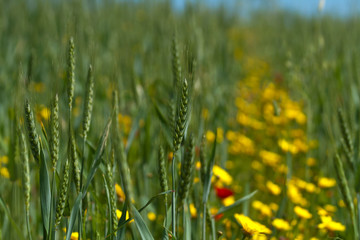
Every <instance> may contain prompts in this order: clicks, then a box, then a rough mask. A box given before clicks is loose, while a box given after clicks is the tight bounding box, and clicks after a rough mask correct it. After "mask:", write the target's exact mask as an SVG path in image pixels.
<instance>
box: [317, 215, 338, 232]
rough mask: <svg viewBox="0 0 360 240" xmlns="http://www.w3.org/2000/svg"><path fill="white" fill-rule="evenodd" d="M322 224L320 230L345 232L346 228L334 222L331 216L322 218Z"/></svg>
mask: <svg viewBox="0 0 360 240" xmlns="http://www.w3.org/2000/svg"><path fill="white" fill-rule="evenodd" d="M320 218H321V222H322V223H320V224H319V225H318V227H319V228H320V229H327V230H329V231H340V232H343V231H345V226H344V225H342V224H341V223H339V222H334V221H333V220H332V219H331V217H330V216H321V217H320Z"/></svg>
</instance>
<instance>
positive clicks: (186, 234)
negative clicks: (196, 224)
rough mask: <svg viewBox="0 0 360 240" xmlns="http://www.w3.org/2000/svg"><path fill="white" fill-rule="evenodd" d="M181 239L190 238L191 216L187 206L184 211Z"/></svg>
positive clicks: (186, 239)
mask: <svg viewBox="0 0 360 240" xmlns="http://www.w3.org/2000/svg"><path fill="white" fill-rule="evenodd" d="M183 239H185V240H191V216H190V210H189V206H188V205H187V206H186V211H184V236H183Z"/></svg>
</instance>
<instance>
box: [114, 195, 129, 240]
mask: <svg viewBox="0 0 360 240" xmlns="http://www.w3.org/2000/svg"><path fill="white" fill-rule="evenodd" d="M127 206H128V199H125V203H124V206H123V209H122V213H125V214H121V217H120V219H119V222H118V226H121V225H123V224H124V223H125V221H126V211H127ZM124 226H125V225H124ZM125 230H126V228H125V227H123V228H120V227H118V230H117V234H116V240H120V239H124V237H125Z"/></svg>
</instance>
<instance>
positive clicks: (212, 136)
mask: <svg viewBox="0 0 360 240" xmlns="http://www.w3.org/2000/svg"><path fill="white" fill-rule="evenodd" d="M216 131H217V137H216V141H217V142H218V143H221V142H222V141H223V140H224V130H223V129H222V128H217V129H216ZM205 136H206V140H207V141H208V142H214V140H215V133H214V132H212V131H210V130H208V131H207V132H206V134H205Z"/></svg>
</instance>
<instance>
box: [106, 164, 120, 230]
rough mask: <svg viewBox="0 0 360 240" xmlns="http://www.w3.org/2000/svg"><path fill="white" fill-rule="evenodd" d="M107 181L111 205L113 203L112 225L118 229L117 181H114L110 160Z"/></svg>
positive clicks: (107, 166)
mask: <svg viewBox="0 0 360 240" xmlns="http://www.w3.org/2000/svg"><path fill="white" fill-rule="evenodd" d="M105 173H106V175H105V178H106V182H107V185H108V186H107V187H108V189H109V195H110V205H111V218H112V226H113V229H117V226H118V221H117V215H116V209H117V207H116V197H115V183H114V178H113V172H112V167H111V163H110V162H108V163H107V164H106V172H105Z"/></svg>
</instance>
